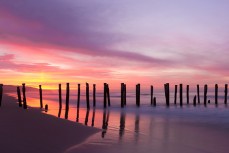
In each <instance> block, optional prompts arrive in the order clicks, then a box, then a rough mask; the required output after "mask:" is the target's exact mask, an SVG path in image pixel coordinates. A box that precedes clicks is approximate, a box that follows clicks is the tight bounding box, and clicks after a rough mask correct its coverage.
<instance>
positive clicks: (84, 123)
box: [84, 109, 90, 125]
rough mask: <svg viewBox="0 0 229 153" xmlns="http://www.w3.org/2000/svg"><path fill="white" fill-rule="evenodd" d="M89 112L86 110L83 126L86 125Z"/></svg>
mask: <svg viewBox="0 0 229 153" xmlns="http://www.w3.org/2000/svg"><path fill="white" fill-rule="evenodd" d="M89 110H90V109H87V113H86V117H85V121H84V124H85V125H87V123H88V117H89Z"/></svg>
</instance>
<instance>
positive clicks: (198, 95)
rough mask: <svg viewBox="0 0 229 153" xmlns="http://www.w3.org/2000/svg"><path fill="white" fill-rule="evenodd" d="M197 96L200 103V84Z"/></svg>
mask: <svg viewBox="0 0 229 153" xmlns="http://www.w3.org/2000/svg"><path fill="white" fill-rule="evenodd" d="M197 98H198V104H200V85H199V84H198V85H197Z"/></svg>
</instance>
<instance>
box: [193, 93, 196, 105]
mask: <svg viewBox="0 0 229 153" xmlns="http://www.w3.org/2000/svg"><path fill="white" fill-rule="evenodd" d="M193 105H194V106H196V95H195V97H194V99H193Z"/></svg>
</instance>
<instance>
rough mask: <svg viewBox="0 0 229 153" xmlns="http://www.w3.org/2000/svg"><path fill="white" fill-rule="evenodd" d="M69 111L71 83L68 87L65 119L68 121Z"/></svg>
mask: <svg viewBox="0 0 229 153" xmlns="http://www.w3.org/2000/svg"><path fill="white" fill-rule="evenodd" d="M68 111H69V83H67V86H66V106H65V119H68Z"/></svg>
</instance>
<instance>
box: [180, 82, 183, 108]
mask: <svg viewBox="0 0 229 153" xmlns="http://www.w3.org/2000/svg"><path fill="white" fill-rule="evenodd" d="M180 106H183V84H180Z"/></svg>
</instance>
